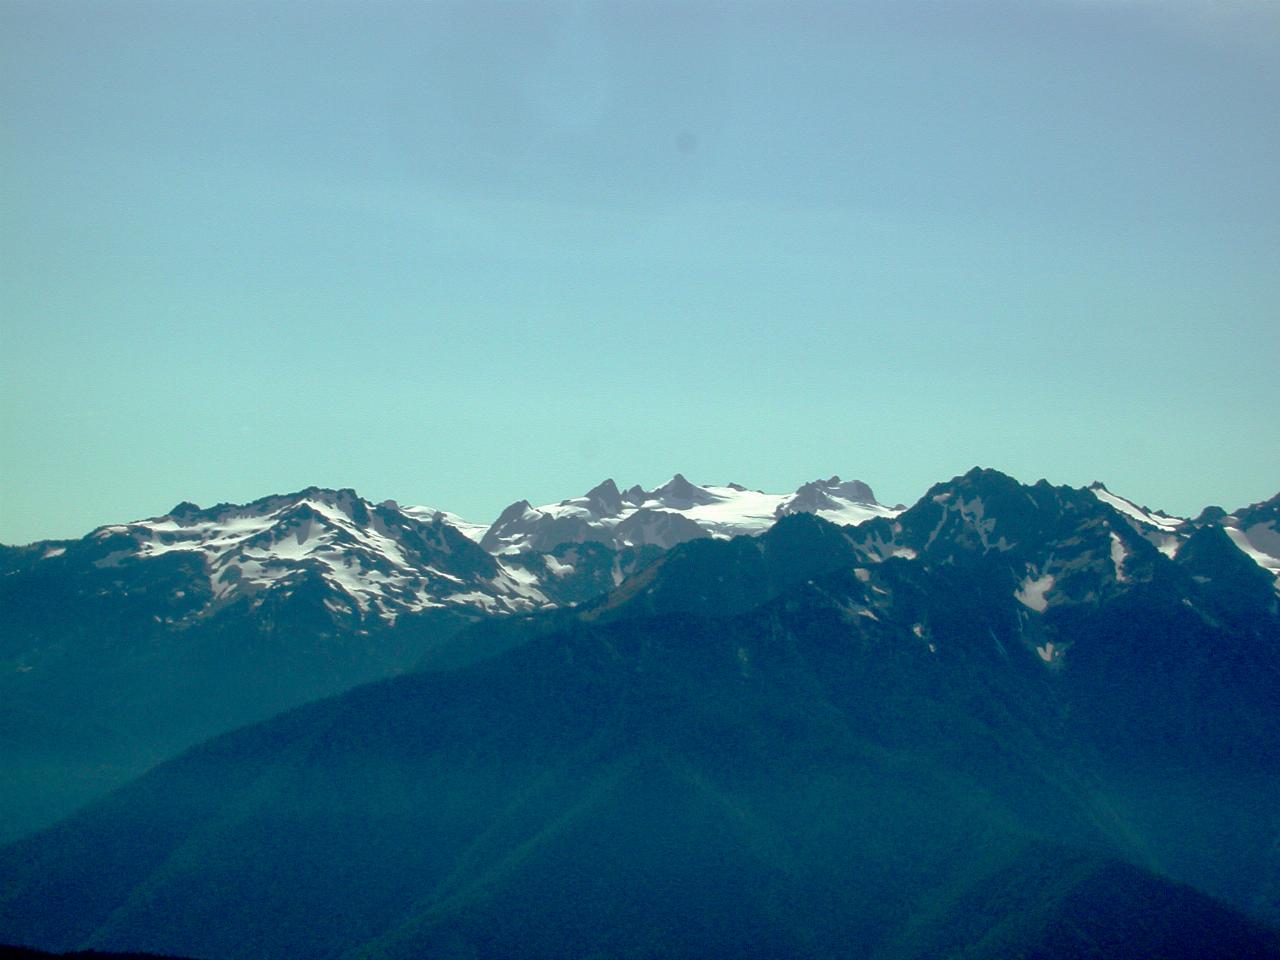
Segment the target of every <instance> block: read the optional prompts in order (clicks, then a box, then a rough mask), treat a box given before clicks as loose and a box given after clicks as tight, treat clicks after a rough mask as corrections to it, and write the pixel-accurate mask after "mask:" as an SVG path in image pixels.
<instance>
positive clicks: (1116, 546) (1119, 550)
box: [1111, 531, 1129, 583]
mask: <svg viewBox="0 0 1280 960" xmlns="http://www.w3.org/2000/svg"><path fill="white" fill-rule="evenodd" d="M1128 555H1129V551H1127V550H1126V549H1125V548H1124V542H1123V541H1122V540H1121V539H1120V536H1119V534H1117V533H1115V532H1114V531H1112V533H1111V565H1112V566H1114V567H1115V568H1116V581H1117V582H1119V583H1124V582H1125V581H1126V580H1128V579H1129V578H1128V577H1126V576H1125V573H1124V561H1125V557H1127V556H1128Z"/></svg>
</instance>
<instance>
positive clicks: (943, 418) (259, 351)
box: [0, 0, 1280, 543]
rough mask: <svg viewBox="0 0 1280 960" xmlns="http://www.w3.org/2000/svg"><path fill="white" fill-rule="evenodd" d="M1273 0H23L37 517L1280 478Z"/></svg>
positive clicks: (6, 193) (29, 460)
mask: <svg viewBox="0 0 1280 960" xmlns="http://www.w3.org/2000/svg"><path fill="white" fill-rule="evenodd" d="M1278 99H1280V4H1276V3H1269V2H1255V3H1240V4H1231V3H1198V2H1196V3H1193V2H1190V0H1164V2H1159V3H1155V2H1153V3H1136V2H1134V3H1130V2H1123V0H1112V2H1105V0H1097V2H1086V0H1062V2H1053V3H1050V2H1035V0H1017V2H1011V3H983V2H963V0H956V2H951V3H941V2H933V3H914V2H904V0H892V2H884V3H870V2H867V3H856V2H855V3H843V4H834V3H833V4H806V3H797V2H786V3H781V2H779V3H775V4H764V3H740V2H734V3H727V2H726V3H714V4H713V3H705V2H704V3H697V2H688V3H670V4H664V3H653V2H645V3H638V2H637V3H625V4H624V3H612V4H584V3H532V2H529V3H503V4H483V3H475V2H467V3H460V4H445V3H438V4H426V3H387V2H374V3H359V4H357V3H355V2H351V3H329V4H324V3H314V2H307V3H303V2H301V0H295V2H289V3H278V2H258V0H255V2H252V3H250V2H237V3H230V2H226V3H213V2H183V3H172V2H160V3H128V2H117V0H112V2H100V3H86V2H76V3H64V2H58V0H24V2H14V0H0V120H2V122H3V127H2V130H0V134H2V138H3V139H2V140H0V311H2V314H0V323H2V326H0V378H2V385H0V391H2V392H0V416H2V417H3V420H2V421H0V541H3V542H6V543H14V542H25V541H28V540H32V539H36V538H44V537H62V536H78V535H81V534H83V533H85V532H87V531H88V530H89V529H90V528H91V527H93V526H96V525H97V524H100V523H108V522H115V521H123V520H129V519H134V518H137V517H142V516H147V515H152V514H156V513H162V512H164V511H165V510H167V509H168V508H169V507H171V506H172V505H173V504H174V503H176V502H177V501H179V500H183V499H189V500H194V501H196V502H199V503H202V504H210V503H213V502H217V501H220V500H246V499H252V498H255V497H258V496H262V495H265V494H267V493H274V492H284V491H287V490H293V489H297V488H300V487H303V486H306V485H308V484H313V483H314V484H320V485H325V486H354V487H355V488H356V489H357V490H359V491H360V492H361V493H362V494H364V495H365V496H368V497H371V498H373V499H383V498H387V497H392V498H396V499H398V500H400V501H401V502H405V503H428V504H433V505H437V506H440V507H444V508H446V509H450V510H454V511H456V512H458V513H461V514H463V515H465V516H467V517H469V518H471V519H475V520H490V519H492V518H493V517H494V516H496V515H497V513H498V511H499V510H500V509H501V508H502V507H503V506H505V505H506V504H507V503H508V502H510V501H511V500H514V499H518V498H520V497H527V498H529V499H530V500H533V501H534V502H545V501H548V500H555V499H559V498H561V497H565V496H571V495H575V494H578V493H581V492H583V491H585V490H586V489H587V488H588V487H590V486H592V485H593V484H594V483H596V482H597V481H598V480H600V479H602V478H603V477H605V476H613V477H615V478H616V479H617V480H618V481H619V483H622V484H624V485H630V484H631V483H636V482H639V483H642V484H645V485H651V484H654V483H658V482H661V481H662V480H664V479H666V478H667V477H669V476H670V475H671V474H672V473H674V472H676V471H681V472H684V473H685V474H686V475H688V476H689V477H690V478H691V479H694V480H699V481H703V482H724V481H728V480H736V481H739V482H742V483H746V484H748V485H751V486H755V487H762V488H764V489H768V490H777V491H781V490H786V489H794V488H795V486H797V485H798V484H799V483H801V482H803V481H805V480H809V479H813V478H815V477H817V476H820V475H822V476H825V475H830V474H831V473H840V474H841V475H843V476H846V477H858V478H861V479H863V480H866V481H867V482H868V483H870V484H871V485H872V487H873V488H875V490H876V491H877V493H878V494H879V495H880V498H881V499H882V500H884V501H886V502H890V503H892V502H895V501H898V500H906V501H911V500H914V499H915V498H916V497H918V496H919V495H920V494H921V493H923V491H924V489H925V488H926V486H927V485H928V484H929V483H931V482H933V481H936V480H939V479H944V478H947V477H950V476H952V475H953V474H955V473H958V472H962V471H963V470H965V469H967V468H968V467H970V466H973V465H975V464H981V465H984V466H994V467H997V468H1000V469H1003V470H1006V471H1008V472H1011V473H1013V474H1014V475H1015V476H1017V477H1019V478H1020V479H1022V480H1024V481H1028V482H1030V481H1034V480H1036V479H1038V478H1039V477H1042V476H1044V477H1048V478H1049V479H1051V480H1053V481H1055V482H1058V483H1070V484H1077V485H1078V484H1083V483H1087V482H1089V481H1090V480H1093V479H1102V480H1104V481H1106V482H1107V483H1108V485H1109V486H1110V487H1111V488H1112V489H1113V490H1116V491H1117V492H1119V493H1122V494H1124V495H1126V496H1129V497H1130V498H1132V499H1136V500H1138V501H1141V502H1145V503H1148V504H1150V505H1151V506H1153V507H1161V508H1164V509H1167V510H1170V511H1172V512H1184V513H1185V512H1195V511H1198V510H1199V508H1200V507H1202V506H1204V505H1205V504H1207V503H1221V504H1222V505H1224V506H1226V507H1228V508H1230V507H1235V506H1240V505H1243V504H1245V503H1248V502H1251V501H1255V500H1259V499H1262V498H1265V497H1268V496H1271V495H1272V494H1274V493H1276V492H1277V490H1280V426H1278V425H1277V424H1278V423H1280V415H1278V414H1277V387H1276V383H1277V380H1280V377H1277V372H1276V371H1277V368H1278V367H1280V318H1278V317H1277V313H1278V312H1280V307H1278V306H1277V305H1278V304H1280V111H1277V110H1276V108H1275V104H1276V102H1277V100H1278Z"/></svg>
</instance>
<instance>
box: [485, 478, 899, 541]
mask: <svg viewBox="0 0 1280 960" xmlns="http://www.w3.org/2000/svg"><path fill="white" fill-rule="evenodd" d="M899 512H900V511H899V510H897V509H894V508H890V507H886V506H884V505H883V504H881V503H879V502H878V501H877V500H876V498H875V494H873V493H872V492H871V488H870V487H869V486H867V485H866V484H865V483H862V482H861V481H858V480H851V481H841V479H840V478H839V477H832V478H831V479H830V480H815V481H813V482H812V483H806V484H804V485H803V486H801V487H800V488H799V489H798V490H796V491H795V492H794V493H783V494H775V493H763V492H762V491H759V490H749V489H747V488H746V487H744V486H742V485H741V484H737V483H730V484H728V485H726V486H722V487H721V486H700V485H698V484H694V483H690V482H689V481H688V480H686V479H685V478H684V477H683V476H682V475H680V474H678V473H677V474H676V475H675V476H674V477H672V478H671V479H670V480H668V481H667V482H666V483H665V484H663V485H662V486H660V487H657V488H655V489H653V490H644V489H642V488H640V487H639V486H634V487H631V488H630V489H629V490H626V491H620V490H619V489H618V486H617V484H616V483H614V481H613V480H605V481H604V482H603V483H601V484H600V485H599V486H597V487H595V488H593V489H592V490H590V491H588V492H587V493H586V494H584V495H583V496H581V497H574V498H571V499H568V500H561V501H560V502H559V503H554V504H547V505H544V506H541V507H535V506H532V505H531V504H530V503H529V501H527V500H520V501H518V502H516V503H513V504H512V505H511V506H509V507H507V509H506V510H504V511H503V512H502V514H501V516H499V517H498V519H497V520H496V521H495V522H494V523H493V525H492V526H491V527H490V528H489V529H488V531H487V532H486V533H485V535H484V536H483V537H482V538H481V540H480V545H481V546H483V547H484V548H485V549H486V550H489V551H491V552H493V553H495V554H499V555H501V554H510V553H520V552H523V551H529V550H532V551H536V552H540V553H541V552H546V551H548V550H550V549H552V548H553V547H555V546H557V545H559V544H562V543H583V542H590V541H595V542H599V543H607V544H610V545H612V546H614V547H624V546H645V545H652V546H657V547H660V548H662V549H664V550H665V549H669V548H671V547H673V546H675V545H676V544H677V543H684V542H685V541H687V540H696V539H699V538H701V537H715V538H719V539H725V538H728V537H736V536H742V535H748V536H755V535H757V534H760V533H763V532H764V531H766V530H768V529H769V528H770V527H771V526H773V524H774V523H775V522H776V521H777V520H778V518H779V517H783V516H787V515H788V514H792V513H813V514H817V515H818V516H820V517H822V518H823V519H824V520H829V521H831V522H832V523H838V524H857V523H861V522H862V521H864V520H868V519H871V518H872V517H892V516H895V515H896V514H897V513H899Z"/></svg>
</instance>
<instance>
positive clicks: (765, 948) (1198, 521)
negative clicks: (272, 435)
mask: <svg viewBox="0 0 1280 960" xmlns="http://www.w3.org/2000/svg"><path fill="white" fill-rule="evenodd" d="M637 517H639V518H640V519H638V520H637V519H636V518H637ZM833 521H834V522H833ZM1277 530H1280V496H1278V497H1276V498H1273V499H1271V500H1269V501H1267V502H1265V503H1261V504H1256V505H1254V506H1252V507H1248V508H1244V509H1240V510H1236V511H1235V512H1233V513H1227V512H1226V511H1224V510H1221V509H1217V508H1209V509H1206V510H1205V511H1204V512H1202V513H1201V514H1200V516H1198V517H1196V518H1194V519H1184V518H1175V517H1170V516H1168V515H1165V514H1162V513H1159V512H1157V511H1151V510H1148V509H1145V508H1142V507H1140V506H1138V505H1136V504H1134V503H1131V502H1129V501H1127V500H1125V499H1123V498H1121V497H1119V496H1117V495H1115V494H1112V493H1111V492H1110V491H1108V490H1107V489H1106V488H1105V487H1103V486H1101V485H1094V486H1092V487H1090V488H1087V489H1073V488H1068V487H1059V486H1053V485H1051V484H1049V483H1047V482H1045V481H1040V482H1039V483H1036V484H1034V485H1024V484H1021V483H1019V482H1017V481H1016V480H1014V479H1012V478H1010V477H1007V476H1005V475H1003V474H1000V473H998V472H996V471H991V470H980V469H975V470H973V471H970V472H969V473H967V474H965V475H964V476H961V477H956V478H954V479H953V480H951V481H948V482H945V483H940V484H937V485H935V486H934V487H933V488H931V489H930V490H929V491H928V492H927V493H926V494H925V495H924V496H923V497H922V498H921V499H920V500H919V501H918V502H917V503H916V504H914V505H913V506H911V507H910V508H892V509H891V508H886V507H883V506H882V505H880V504H878V503H876V502H875V499H874V496H872V494H871V491H870V490H869V489H867V488H866V487H865V485H863V484H859V483H857V482H843V481H840V480H839V479H838V478H832V479H831V480H829V481H820V482H818V483H815V484H807V485H805V486H804V487H801V488H800V490H798V491H797V492H796V493H795V494H791V495H786V496H770V495H766V494H761V493H758V492H752V491H748V490H745V489H744V488H741V487H738V486H736V485H734V486H725V487H699V486H696V485H694V484H690V483H688V482H687V481H684V480H683V478H680V477H676V478H673V480H672V481H671V482H670V483H668V484H666V485H664V486H662V487H659V488H657V490H654V491H642V490H636V489H634V488H633V490H631V491H626V492H625V493H624V492H622V491H619V490H618V488H617V487H616V485H614V484H613V483H612V482H606V483H604V484H601V485H600V486H599V487H597V488H595V489H594V490H592V491H591V492H590V493H588V494H587V495H586V496H584V497H580V498H575V499H573V500H568V501H564V502H562V503H560V504H556V505H551V506H548V507H540V508H534V507H531V506H529V505H528V504H527V503H524V502H523V501H522V502H520V503H517V504H514V505H513V506H512V507H511V508H508V509H507V510H506V511H504V512H503V514H502V515H501V516H500V517H499V519H498V520H497V521H496V522H495V523H494V524H493V525H491V526H490V527H488V528H484V529H480V528H478V527H475V526H468V525H465V524H464V523H463V522H462V521H459V520H458V519H457V518H454V517H451V516H450V515H447V514H444V513H441V512H440V511H433V510H426V509H423V508H400V507H398V506H396V505H395V504H393V503H383V504H380V505H372V504H369V503H367V502H366V501H363V500H361V499H360V498H359V497H357V496H356V495H355V494H354V493H351V492H350V491H336V492H335V491H324V490H318V489H315V488H310V489H308V490H305V491H302V492H300V493H299V494H295V495H290V496H283V497H270V498H266V499H264V500H261V501H256V502H255V503H253V504H248V505H245V506H242V507H241V506H230V505H222V506H219V507H215V508H212V509H210V510H200V509H199V508H196V507H194V506H192V505H190V504H184V505H181V506H179V507H178V508H175V510H173V511H171V512H170V513H169V514H168V515H166V516H164V517H160V518H156V519H153V520H149V521H142V522H140V523H136V524H127V525H121V526H112V527H104V528H101V529H99V530H98V531H95V532H94V533H91V534H90V535H89V536H87V537H86V538H84V539H83V540H80V541H60V542H57V543H52V542H51V543H42V544H34V545H31V546H28V547H24V548H5V550H4V554H3V558H2V559H3V568H0V569H2V570H3V573H4V576H3V578H2V580H0V583H3V585H4V586H3V590H2V591H0V618H2V619H0V623H2V624H3V625H4V630H3V633H2V635H3V636H4V637H6V638H8V639H7V640H6V646H7V647H8V649H6V650H5V651H4V654H3V658H4V662H5V663H7V664H11V665H13V666H12V668H11V669H8V670H6V671H5V673H6V677H7V679H6V681H5V683H6V689H5V690H4V691H3V693H4V698H3V703H4V704H5V707H4V711H5V718H4V723H5V726H6V728H7V730H6V733H5V739H4V741H3V744H4V748H5V750H4V754H5V756H4V758H3V759H4V762H5V764H6V766H7V767H9V769H10V770H12V771H14V773H15V774H16V775H15V776H14V777H11V778H10V780H9V782H10V783H12V784H15V785H16V786H15V787H14V788H13V789H12V793H11V794H10V796H11V797H16V796H18V795H19V794H20V793H21V790H22V789H23V786H22V785H23V784H24V783H28V784H30V785H31V792H30V793H29V794H28V797H29V799H28V801H27V802H28V806H29V807H31V808H39V807H40V806H41V804H40V802H38V799H30V798H38V787H39V785H40V784H41V783H46V782H48V778H49V776H50V773H51V771H58V770H63V771H64V772H65V771H69V770H75V769H77V768H76V766H75V764H76V763H77V762H82V763H84V764H86V765H88V764H94V763H96V764H98V766H97V767H96V768H95V769H98V770H100V769H101V768H102V766H103V764H104V762H105V763H106V764H107V765H108V766H110V764H112V763H114V764H116V767H115V768H114V769H115V770H116V771H117V772H116V774H115V776H114V780H113V779H112V778H111V777H99V779H97V780H93V779H92V778H87V779H86V781H85V783H87V784H88V786H87V787H86V788H85V789H84V790H82V792H81V794H80V795H79V797H78V798H76V799H75V802H83V801H85V800H89V799H91V798H93V797H95V796H100V795H101V794H102V793H103V792H104V791H105V790H106V788H107V787H109V786H114V785H115V784H116V783H119V782H123V781H125V780H127V779H130V778H131V777H132V775H133V774H134V773H136V772H139V771H140V770H141V769H142V768H144V767H146V766H149V765H151V764H153V763H156V762H157V761H160V760H163V758H165V757H173V755H174V754H177V753H178V752H179V751H180V750H182V749H183V748H184V747H187V746H189V745H190V744H193V743H196V742H197V741H204V742H202V743H199V745H197V746H194V747H193V748H192V749H189V750H186V751H185V752H182V753H181V755H179V756H176V757H174V758H173V759H168V760H165V761H164V762H159V763H158V765H156V766H155V767H154V769H152V770H151V771H150V772H149V773H147V774H145V775H144V776H142V777H141V778H139V779H135V780H132V782H130V783H128V784H127V785H125V786H123V787H122V788H121V789H118V790H116V791H115V792H112V793H111V794H110V795H109V796H106V797H103V798H101V799H97V800H94V801H93V802H91V803H89V805H88V806H85V807H84V808H83V809H81V810H80V811H79V812H78V813H76V814H75V815H74V816H71V817H70V818H68V819H65V820H63V821H62V822H60V823H59V824H57V825H56V826H53V827H52V828H51V829H47V830H44V831H42V832H39V833H36V834H34V835H31V836H28V837H26V838H25V839H20V840H17V841H16V842H15V843H13V844H11V845H10V846H8V847H7V848H5V849H3V850H0V877H3V878H4V883H3V886H2V887H0V940H8V941H10V942H21V943H26V944H28V945H31V946H34V947H40V948H45V949H53V950H71V949H78V948H84V947H93V948H96V949H114V950H147V951H152V952H164V953H169V954H175V955H190V956H200V957H206V958H210V960H220V958H228V960H230V958H238V957H281V958H283V957H317V958H319V957H335V958H336V957H353V958H354V957H367V958H379V957H387V958H390V957H409V956H444V957H452V956H469V957H501V956H512V955H521V956H534V957H536V956H547V957H552V956H568V955H573V956H578V955H582V956H588V955H602V956H603V955H608V956H634V957H650V956H677V957H684V956H689V957H692V956H706V955H742V956H760V957H776V956H797V957H827V956H847V955H855V956H867V957H882V958H887V960H892V958H899V957H901V958H907V957H912V958H915V957H921V958H922V957H934V956H937V957H941V956H965V957H1012V956H1028V957H1029V956H1054V957H1059V956H1060V957H1075V956H1140V955H1141V956H1180V957H1181V956H1185V957H1195V956H1212V955H1221V956H1260V957H1261V956H1276V955H1278V954H1277V951H1278V950H1280V947H1278V946H1277V944H1278V943H1280V941H1277V939H1276V934H1275V932H1274V929H1275V924H1277V923H1280V804H1278V803H1277V800H1280V791H1278V788H1277V785H1278V784H1280V732H1278V731H1277V729H1276V726H1275V723H1274V718H1275V711H1276V707H1277V705H1278V704H1280V666H1278V665H1277V663H1276V660H1275V658H1274V650H1275V649H1276V645H1277V642H1278V641H1280V606H1278V593H1277V590H1278V585H1277V574H1280V535H1278V534H1277ZM561 538H563V539H561ZM552 541H555V542H552ZM233 571H234V572H233ZM391 674H398V675H396V676H389V675H391ZM379 677H389V678H388V679H378V678H379ZM364 681H376V682H372V683H368V684H366V685H364V686H359V687H358V688H356V689H349V688H351V687H353V686H355V685H356V684H359V683H362V682H364ZM24 684H26V686H25V687H24V686H23V685H24ZM343 690H349V692H345V693H342V692H341V691H343ZM331 694H338V695H337V696H330V695H331ZM320 697H327V699H317V698H320ZM306 701H314V702H310V703H307V702H306ZM304 703H305V705H301V706H296V707H295V709H292V710H290V711H289V712H285V713H282V714H280V715H278V716H275V717H273V718H271V719H265V718H266V717H268V716H270V715H271V714H273V713H277V712H278V711H280V710H282V709H284V708H286V707H291V706H295V705H298V704H304ZM252 721H258V722H252ZM243 723H250V725H249V726H245V727H243V728H242V729H239V730H236V731H234V732H230V733H221V731H225V730H228V729H229V728H230V727H232V726H235V725H237V724H243ZM219 733H221V735H219V736H216V737H214V738H213V739H206V738H208V737H210V736H212V735H214V734H219ZM96 743H111V744H113V746H111V748H110V749H111V750H112V751H114V752H113V753H110V754H107V753H106V752H104V751H100V752H99V753H98V754H96V755H95V754H94V752H93V751H94V749H95V748H94V747H93V744H96ZM103 757H107V760H106V761H104V760H103ZM59 765H61V766H59ZM42 771H43V772H42ZM24 777H26V779H25V780H24V779H23V778H24ZM41 777H44V778H46V779H44V780H42V779H41ZM71 803H72V799H71V798H64V807H63V810H65V808H66V807H67V806H69V805H70V804H71ZM14 806H15V808H16V806H17V804H14ZM47 806H48V804H47V802H46V803H45V807H46V808H47ZM61 812H63V811H62V810H59V811H58V813H61ZM37 819H38V817H32V818H29V820H28V823H30V824H32V825H39V824H35V822H34V821H35V820H37ZM50 819H52V818H50ZM15 833H16V832H15Z"/></svg>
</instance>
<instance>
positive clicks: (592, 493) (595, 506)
mask: <svg viewBox="0 0 1280 960" xmlns="http://www.w3.org/2000/svg"><path fill="white" fill-rule="evenodd" d="M587 509H589V510H590V511H591V512H592V513H593V514H595V515H596V516H597V517H613V516H616V515H617V514H619V513H621V512H622V494H621V493H619V492H618V485H617V484H616V483H614V482H613V478H612V477H610V478H609V479H608V480H605V481H603V482H601V483H599V484H597V485H596V486H594V487H592V488H591V489H590V490H588V491H587Z"/></svg>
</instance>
